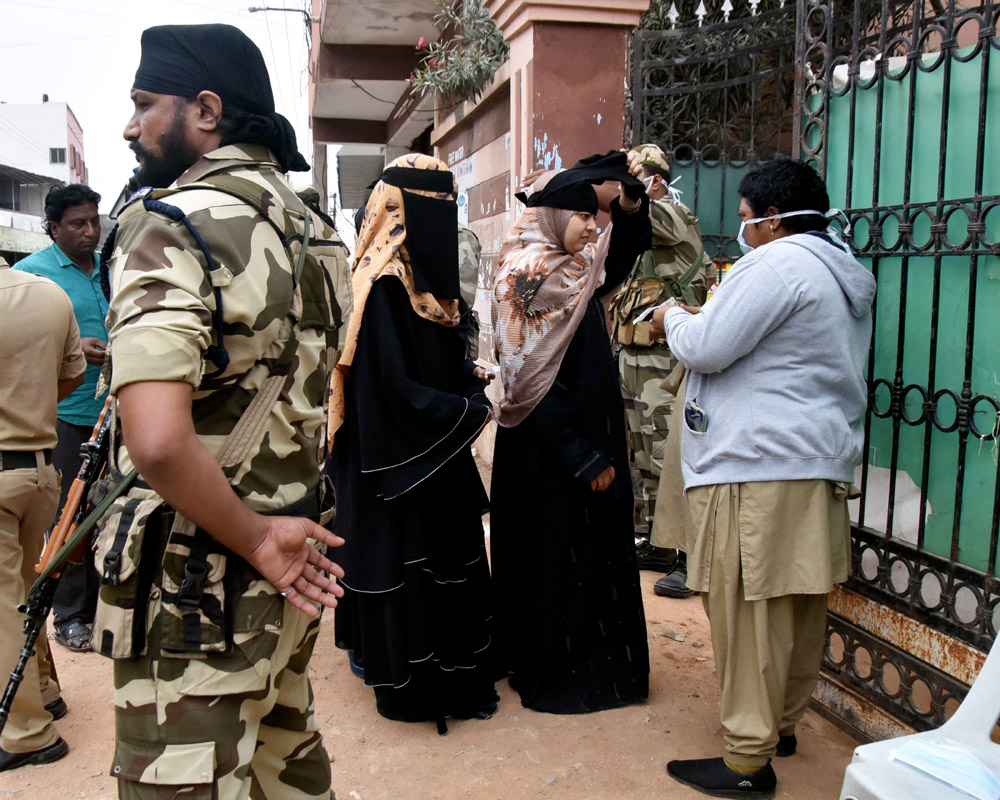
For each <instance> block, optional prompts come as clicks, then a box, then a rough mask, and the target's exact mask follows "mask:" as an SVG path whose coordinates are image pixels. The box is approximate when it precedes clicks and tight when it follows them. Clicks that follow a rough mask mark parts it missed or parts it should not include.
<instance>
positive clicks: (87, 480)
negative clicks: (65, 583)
mask: <svg viewBox="0 0 1000 800" xmlns="http://www.w3.org/2000/svg"><path fill="white" fill-rule="evenodd" d="M110 407H111V397H110V396H108V399H107V400H105V401H104V408H102V409H101V416H100V417H99V418H98V420H97V424H96V425H95V426H94V432H93V433H92V434H91V435H90V441H89V442H87V443H86V444H85V445H83V447H82V448H81V449H82V450H83V460H82V461H81V463H80V470H79V472H77V474H76V477H75V478H74V479H73V485H72V486H70V487H69V492H68V493H67V495H66V502H65V503H64V504H63V509H62V513H61V514H60V515H59V521H58V522H56V525H55V527H54V528H53V529H52V532H51V533H50V534H49V538H48V541H47V542H46V543H45V547H44V549H43V550H42V554H41V556H40V557H39V559H38V563H37V564H36V565H35V572H37V573H38V574H41V573H42V572H44V571H45V569H46V568H47V567H48V566H49V564H50V562H51V561H52V559H53V558H54V557H55V555H56V553H58V552H59V551H60V550H62V548H63V545H65V544H66V542H67V541H68V540H69V538H70V537H71V536H72V535H73V531H75V530H76V529H77V527H78V526H79V524H80V521H81V520H82V519H83V517H84V512H85V511H86V506H87V494H88V492H89V491H90V488H91V487H92V486H93V485H94V483H96V482H97V480H98V479H100V477H101V476H102V475H103V474H104V470H105V467H106V466H107V462H108V454H107V448H106V447H105V440H106V439H107V437H108V433H109V431H108V428H109V427H110V421H111V419H110V417H109V409H110ZM105 420H107V421H108V423H109V425H105ZM87 544H88V542H86V541H82V542H80V545H79V546H78V547H77V548H76V549H75V550H74V551H73V552H72V553H71V554H70V555H69V557H68V558H66V559H65V561H69V562H72V563H74V564H78V563H79V562H80V561H81V560H82V559H83V558H84V557H85V556H86V551H87ZM51 574H52V576H53V577H56V578H58V577H59V575H60V574H62V565H58V566H57V567H56V568H55V569H54V570H52V572H51Z"/></svg>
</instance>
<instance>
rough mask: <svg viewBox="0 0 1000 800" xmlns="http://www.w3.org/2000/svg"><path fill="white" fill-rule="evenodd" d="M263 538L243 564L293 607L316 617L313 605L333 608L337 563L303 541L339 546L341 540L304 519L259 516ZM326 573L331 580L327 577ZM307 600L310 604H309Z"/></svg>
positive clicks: (341, 573) (337, 588)
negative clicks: (254, 571) (248, 565)
mask: <svg viewBox="0 0 1000 800" xmlns="http://www.w3.org/2000/svg"><path fill="white" fill-rule="evenodd" d="M261 519H263V520H264V535H263V537H262V538H261V540H260V542H259V543H258V545H257V546H256V547H255V548H254V549H253V551H252V552H251V553H250V554H249V555H248V556H247V561H248V562H249V563H250V564H251V565H252V566H253V567H254V568H255V569H256V570H257V571H258V572H259V573H260V574H261V575H262V576H263V577H264V578H265V579H266V580H267V581H269V582H270V583H271V584H273V585H274V587H275V588H276V589H277V590H278V591H279V592H281V593H282V594H283V595H284V597H285V599H286V600H287V601H288V602H289V603H291V604H292V605H293V606H295V607H296V608H298V609H300V610H301V611H304V612H305V613H306V614H308V615H309V616H311V617H315V616H317V615H318V613H319V612H317V610H316V607H315V606H314V605H313V603H319V604H320V605H324V606H326V607H327V608H333V607H334V606H336V605H337V598H338V597H343V596H344V590H343V588H341V586H340V585H339V584H338V583H337V581H336V578H343V577H344V570H343V569H341V567H340V566H339V565H338V564H335V563H334V562H333V561H331V560H330V559H328V558H327V557H326V556H323V555H321V554H320V552H319V551H318V550H317V549H316V548H315V547H313V546H312V545H311V544H309V543H308V541H307V539H315V540H316V541H318V542H322V543H323V544H326V545H329V546H330V547H339V546H340V545H342V544H343V543H344V540H343V539H341V538H340V537H339V536H336V535H334V534H333V533H330V531H328V530H327V529H326V528H323V527H321V526H319V525H317V524H316V523H315V522H313V521H312V520H308V519H305V518H304V517H262V518H261ZM324 572H329V573H330V575H331V576H332V577H327V576H326V575H324V574H323V573H324ZM310 601H311V602H310Z"/></svg>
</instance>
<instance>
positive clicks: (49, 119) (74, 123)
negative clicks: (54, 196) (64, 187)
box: [0, 95, 87, 183]
mask: <svg viewBox="0 0 1000 800" xmlns="http://www.w3.org/2000/svg"><path fill="white" fill-rule="evenodd" d="M0 163H3V164H6V165H8V166H11V167H15V168H16V169H20V170H24V171H25V172H32V173H35V174H37V175H47V176H49V177H52V178H55V179H57V180H59V181H62V182H63V183H87V163H86V161H85V159H84V155H83V128H81V127H80V123H79V121H78V120H77V118H76V115H75V114H74V113H73V109H71V108H70V107H69V105H68V104H66V103H50V102H49V101H48V95H43V96H42V102H41V103H0Z"/></svg>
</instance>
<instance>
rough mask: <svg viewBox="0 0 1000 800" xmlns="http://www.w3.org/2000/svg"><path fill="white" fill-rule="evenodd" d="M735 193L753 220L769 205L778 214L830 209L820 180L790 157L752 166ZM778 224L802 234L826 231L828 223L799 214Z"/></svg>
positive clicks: (816, 217)
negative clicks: (743, 202) (750, 212)
mask: <svg viewBox="0 0 1000 800" xmlns="http://www.w3.org/2000/svg"><path fill="white" fill-rule="evenodd" d="M738 191H739V194H740V197H742V198H743V199H744V200H746V202H747V205H748V206H750V210H751V211H753V213H754V216H755V217H763V216H765V215H766V214H767V209H768V208H770V207H771V206H774V207H775V208H776V209H778V211H779V212H781V213H787V212H789V211H804V210H806V209H812V210H814V211H820V212H826V211H829V210H830V195H828V194H827V191H826V184H824V183H823V179H822V178H821V177H820V176H819V174H818V173H817V172H816V170H814V169H813V168H812V167H810V166H809V165H807V164H804V163H803V162H801V161H796V160H795V159H792V158H776V159H775V160H774V161H768V162H766V163H764V164H760V165H759V166H757V167H755V168H754V169H753V170H751V171H750V172H749V173H748V174H747V175H745V176H744V177H743V180H741V181H740V186H739V189H738ZM781 224H782V226H784V227H785V228H787V229H788V230H790V231H792V232H793V233H806V232H807V231H823V230H826V227H827V224H828V222H827V220H826V219H825V218H824V217H820V216H812V215H808V216H806V215H803V216H801V217H785V218H784V219H782V220H781Z"/></svg>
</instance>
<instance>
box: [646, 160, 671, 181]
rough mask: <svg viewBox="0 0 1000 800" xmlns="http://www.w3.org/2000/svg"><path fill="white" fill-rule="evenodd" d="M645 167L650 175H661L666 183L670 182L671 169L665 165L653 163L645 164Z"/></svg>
mask: <svg viewBox="0 0 1000 800" xmlns="http://www.w3.org/2000/svg"><path fill="white" fill-rule="evenodd" d="M642 166H643V169H645V170H646V171H647V172H648V173H649V174H650V175H659V176H660V179H661V180H662V181H663V183H664V185H669V184H670V170H669V169H663V167H657V166H654V165H652V164H643V165H642Z"/></svg>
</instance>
